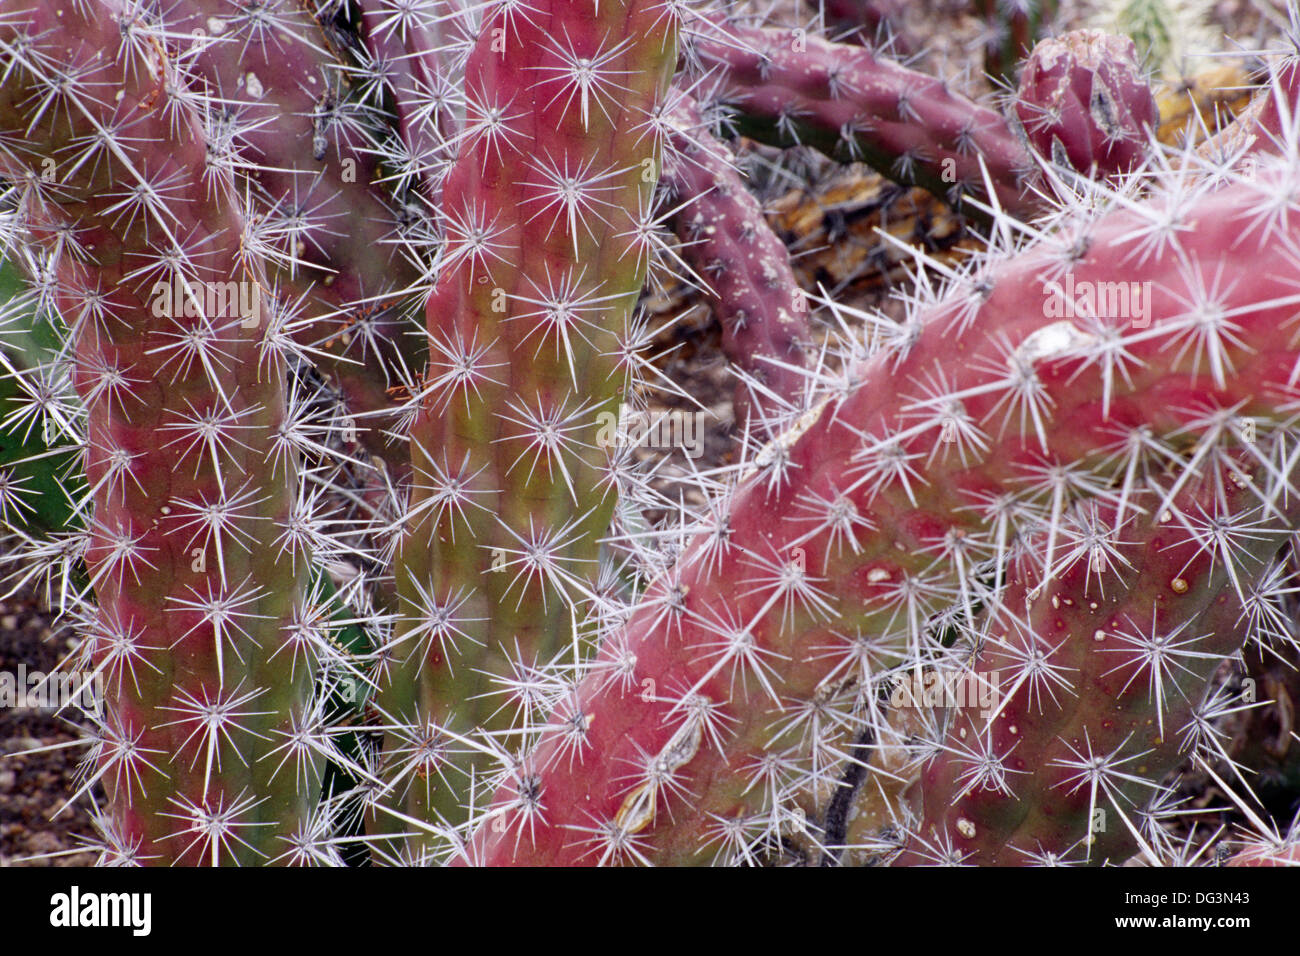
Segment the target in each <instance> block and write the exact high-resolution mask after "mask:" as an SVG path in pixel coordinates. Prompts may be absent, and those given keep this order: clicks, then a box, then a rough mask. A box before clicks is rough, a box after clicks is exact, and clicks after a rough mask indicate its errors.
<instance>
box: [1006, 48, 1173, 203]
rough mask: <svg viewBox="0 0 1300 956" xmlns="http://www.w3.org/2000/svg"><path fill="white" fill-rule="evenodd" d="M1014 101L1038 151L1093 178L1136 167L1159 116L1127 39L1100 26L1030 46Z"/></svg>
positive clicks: (1145, 150)
mask: <svg viewBox="0 0 1300 956" xmlns="http://www.w3.org/2000/svg"><path fill="white" fill-rule="evenodd" d="M1015 106H1016V115H1017V116H1018V117H1019V118H1020V122H1021V124H1022V125H1023V126H1024V129H1025V133H1026V135H1027V136H1028V137H1029V142H1030V143H1032V144H1033V147H1034V149H1036V150H1038V152H1039V153H1040V154H1041V155H1042V156H1044V157H1045V158H1047V159H1050V160H1052V161H1053V162H1056V163H1058V164H1060V165H1069V166H1073V167H1074V169H1076V170H1077V171H1079V172H1081V173H1083V174H1084V175H1085V176H1095V177H1098V178H1105V177H1107V176H1111V175H1113V174H1117V173H1127V172H1130V171H1131V170H1132V169H1133V168H1134V167H1136V166H1138V165H1140V164H1141V163H1142V162H1143V161H1144V160H1145V159H1146V157H1147V154H1148V150H1149V144H1150V142H1151V130H1152V129H1154V127H1155V126H1156V125H1157V123H1158V121H1159V118H1160V111H1159V110H1158V109H1157V108H1156V101H1155V97H1154V96H1152V95H1151V88H1150V87H1149V86H1148V85H1147V82H1146V79H1145V77H1144V76H1143V75H1142V68H1141V66H1140V65H1139V63H1138V55H1137V48H1136V47H1135V46H1134V45H1133V41H1132V40H1130V39H1128V38H1127V37H1119V36H1113V35H1111V34H1107V33H1102V32H1101V31H1099V30H1075V31H1073V32H1071V33H1066V34H1063V35H1062V36H1059V37H1052V38H1051V39H1047V40H1043V41H1042V42H1041V43H1039V44H1038V45H1037V46H1036V47H1034V52H1033V53H1032V54H1031V55H1030V57H1029V59H1028V60H1026V61H1025V65H1024V68H1023V70H1022V72H1021V75H1020V93H1019V96H1018V97H1017V98H1016V103H1015Z"/></svg>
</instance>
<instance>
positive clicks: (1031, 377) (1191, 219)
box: [469, 174, 1300, 864]
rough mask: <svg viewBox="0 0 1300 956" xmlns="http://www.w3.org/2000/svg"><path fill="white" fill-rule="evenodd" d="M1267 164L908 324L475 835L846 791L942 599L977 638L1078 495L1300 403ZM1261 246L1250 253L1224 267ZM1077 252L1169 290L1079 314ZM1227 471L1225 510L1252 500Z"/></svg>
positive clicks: (1206, 464)
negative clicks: (1211, 282) (1243, 421)
mask: <svg viewBox="0 0 1300 956" xmlns="http://www.w3.org/2000/svg"><path fill="white" fill-rule="evenodd" d="M1265 179H1266V180H1267V182H1265V183H1252V184H1241V185H1238V186H1235V187H1232V188H1230V189H1226V190H1223V191H1221V192H1219V193H1215V194H1211V195H1198V196H1196V197H1189V196H1182V197H1179V196H1178V195H1176V194H1174V195H1168V196H1162V197H1160V198H1158V199H1156V200H1154V201H1153V204H1152V205H1151V206H1149V207H1138V208H1136V209H1133V210H1130V211H1119V212H1115V213H1112V214H1110V215H1109V216H1107V217H1105V218H1104V219H1102V220H1100V221H1099V222H1097V223H1095V224H1093V225H1092V226H1090V227H1088V228H1086V229H1084V228H1081V229H1080V230H1079V232H1078V236H1079V241H1080V245H1079V247H1081V248H1083V249H1086V250H1087V251H1086V252H1085V253H1084V254H1083V255H1082V256H1080V255H1079V254H1078V252H1077V248H1079V247H1074V246H1072V247H1071V248H1070V249H1068V250H1065V249H1060V248H1056V247H1055V246H1053V245H1051V244H1046V245H1044V246H1041V247H1038V248H1036V249H1034V250H1032V251H1030V252H1027V253H1024V254H1022V255H1020V256H1018V257H1016V258H1015V259H1013V260H1011V261H1010V262H1008V263H1006V265H1005V266H1004V267H1002V268H999V269H996V270H994V271H991V272H990V273H989V274H987V275H985V276H981V277H976V278H975V279H973V280H972V284H971V286H970V287H969V289H968V290H965V291H964V290H962V289H960V288H959V289H957V290H955V291H954V292H953V293H952V294H951V295H950V297H949V298H948V299H946V300H944V301H943V302H941V303H939V304H938V305H936V306H934V307H933V308H932V309H930V310H928V311H927V312H926V313H924V314H923V315H922V317H921V318H920V320H919V321H918V322H917V323H916V324H915V325H914V326H912V327H911V328H909V329H904V330H900V331H899V333H898V342H897V344H896V345H895V346H894V347H893V348H891V349H890V350H888V352H886V353H885V354H883V355H879V356H877V357H876V358H875V359H873V360H872V361H871V362H870V364H868V365H867V366H866V367H865V368H863V369H862V370H860V371H859V372H858V373H857V374H856V375H855V376H854V378H853V381H854V382H855V385H854V387H853V389H852V390H851V391H849V392H848V393H846V394H844V395H843V396H842V397H841V398H840V399H838V400H835V399H832V400H830V401H829V402H828V403H826V404H824V405H823V406H821V407H820V408H819V409H818V410H817V411H816V412H815V413H814V414H812V415H811V416H810V418H811V419H812V421H811V423H810V424H807V426H806V430H804V431H803V432H802V433H801V434H799V435H798V437H797V438H796V439H795V440H794V442H793V444H792V445H791V446H790V447H789V448H788V450H787V451H786V452H784V453H777V454H772V455H769V457H768V458H767V463H766V466H765V467H764V468H763V469H762V473H760V474H759V475H756V476H753V477H751V478H750V479H749V480H748V481H747V482H746V483H745V484H744V485H743V486H742V487H741V488H740V489H739V490H738V491H737V492H736V493H735V494H734V495H733V496H732V497H731V499H730V508H729V510H728V511H727V512H726V514H725V515H724V516H721V517H720V518H719V521H718V526H717V528H716V529H715V530H714V532H713V533H708V532H707V531H706V532H705V533H704V534H702V535H701V536H700V537H698V538H697V539H696V540H695V541H694V542H693V543H692V544H691V545H690V546H689V548H688V549H687V550H686V551H685V552H684V554H683V557H682V559H681V560H680V562H679V564H678V566H677V568H676V569H675V570H673V571H672V572H671V573H667V574H665V575H664V577H663V578H662V579H661V580H660V581H659V582H657V583H656V585H654V586H653V587H652V588H651V590H650V592H649V593H648V595H647V597H646V598H645V600H644V601H643V603H642V605H641V607H639V608H638V609H637V610H636V611H635V612H634V613H633V615H632V616H631V618H630V620H629V623H628V625H627V630H626V632H625V634H624V635H623V636H622V637H621V638H620V639H619V640H617V641H614V642H612V643H611V644H610V645H609V646H608V647H607V648H606V649H605V650H604V651H603V653H602V655H601V658H600V659H599V661H598V663H597V666H596V667H595V670H594V672H593V673H592V674H591V675H590V676H588V677H586V678H585V679H584V680H582V682H581V683H580V684H579V685H578V686H577V687H576V689H574V691H573V692H572V694H571V695H566V696H565V697H564V703H563V705H562V706H561V708H560V709H559V710H558V711H557V712H556V713H555V715H554V717H553V719H552V721H551V723H550V725H549V727H548V729H547V731H546V732H544V733H543V736H542V739H541V743H540V744H539V746H538V747H537V748H536V749H535V750H534V751H533V752H532V753H531V755H530V756H529V757H528V758H527V759H526V760H525V761H523V762H522V763H520V764H518V765H517V766H516V768H515V770H514V773H513V776H512V779H510V780H508V781H507V782H506V783H505V784H504V785H503V787H502V788H501V790H500V791H499V793H498V794H497V797H496V800H495V801H494V803H493V805H492V807H491V808H490V809H489V810H488V811H486V814H485V818H484V822H483V823H482V824H481V826H480V829H479V830H478V832H477V834H476V836H475V838H474V842H473V843H472V844H471V846H470V852H469V859H471V860H472V861H474V862H481V863H486V864H506V863H546V864H556V863H566V864H567V863H573V864H577V863H592V862H611V861H634V860H650V861H655V862H662V863H679V862H687V861H695V860H700V859H702V858H708V856H709V855H710V854H711V853H713V852H717V851H721V853H722V855H723V856H724V857H727V858H730V859H737V858H741V859H744V858H754V857H755V856H761V854H762V848H763V847H764V846H769V847H770V845H771V841H773V840H775V839H776V838H777V837H778V836H779V835H780V834H781V833H782V832H783V831H784V830H786V829H788V828H789V827H790V826H792V825H794V824H796V823H798V825H800V826H805V825H806V826H808V827H813V828H814V829H815V821H811V820H808V819H807V818H806V817H800V815H799V814H797V813H794V812H793V811H792V799H793V797H794V796H795V793H794V792H793V791H792V789H791V781H792V780H799V781H803V782H804V783H803V785H802V786H800V787H799V788H798V792H799V793H802V792H803V791H804V789H805V788H806V787H807V786H808V783H807V781H810V780H812V781H817V784H816V785H815V786H820V787H824V788H825V789H826V790H828V791H833V790H834V789H835V786H836V778H835V775H834V769H833V763H832V762H831V761H832V760H833V756H832V755H834V754H837V753H840V754H842V752H843V748H844V746H845V742H844V740H843V739H842V737H843V733H844V730H845V727H846V726H851V725H852V721H850V720H849V719H848V717H847V716H845V715H846V714H849V713H853V714H858V713H861V712H862V709H863V708H864V707H866V706H867V703H866V702H865V701H862V700H857V699H855V697H854V687H855V686H856V685H858V684H860V683H866V682H867V681H868V679H869V677H870V674H871V672H872V671H873V669H874V668H877V667H880V666H881V665H884V666H889V665H890V664H891V663H892V662H896V661H899V660H903V661H909V662H911V663H910V664H909V667H910V666H919V663H918V662H921V661H924V660H925V659H926V653H927V652H928V651H932V650H933V649H934V648H933V645H932V644H930V643H929V642H930V641H932V640H933V636H932V635H931V631H930V629H931V626H932V624H929V623H927V622H932V621H934V620H935V619H938V620H940V621H942V622H945V623H946V627H948V628H953V629H955V630H956V632H957V634H958V635H959V642H960V635H963V634H964V635H965V636H966V638H967V639H968V640H973V639H975V638H977V637H978V627H977V622H976V621H975V620H974V618H973V613H974V612H973V606H974V603H975V602H976V601H977V600H983V599H985V598H987V596H988V595H989V594H990V593H991V594H992V595H994V596H996V594H997V593H998V592H999V591H1000V590H1001V588H1000V586H999V585H1000V584H1001V583H1002V582H1006V581H1008V580H1010V579H1011V575H1010V574H1009V569H1008V568H1007V566H1006V563H1007V561H1008V560H1010V559H1011V558H1012V557H1014V556H1016V555H1017V554H1020V552H1018V551H1017V550H1016V549H1015V547H1014V546H1015V544H1016V542H1017V540H1019V539H1020V538H1021V537H1022V536H1024V535H1028V534H1032V533H1035V532H1039V533H1041V535H1042V536H1044V537H1045V540H1043V541H1042V546H1041V548H1038V549H1036V550H1035V551H1034V552H1030V553H1025V554H1020V557H1019V560H1021V561H1028V562H1030V563H1031V564H1032V563H1033V562H1035V561H1039V562H1041V565H1042V567H1043V568H1044V569H1051V574H1050V576H1052V577H1055V576H1057V575H1059V574H1061V573H1062V569H1063V568H1066V567H1069V566H1070V564H1071V559H1070V555H1071V553H1072V552H1073V551H1076V550H1078V549H1079V548H1080V546H1081V545H1082V544H1083V543H1084V542H1086V541H1087V540H1088V537H1087V534H1086V528H1083V527H1080V528H1075V527H1073V526H1071V525H1068V524H1066V523H1064V518H1065V516H1066V514H1067V511H1071V510H1073V509H1076V508H1077V509H1080V510H1081V511H1084V512H1085V513H1086V509H1087V507H1088V502H1089V501H1092V502H1093V503H1094V504H1097V505H1100V504H1104V503H1105V502H1107V501H1109V502H1111V503H1112V504H1122V505H1123V506H1124V507H1125V508H1126V513H1127V514H1133V513H1135V512H1134V509H1136V507H1137V506H1138V504H1139V498H1144V497H1145V494H1144V492H1143V489H1144V488H1146V487H1148V483H1151V484H1150V487H1151V488H1152V494H1155V495H1158V496H1159V500H1160V502H1162V503H1163V502H1165V501H1166V499H1167V501H1168V502H1175V501H1178V500H1180V499H1179V495H1180V494H1182V493H1183V492H1184V491H1185V490H1187V489H1188V488H1189V487H1190V486H1189V485H1188V482H1189V481H1191V480H1192V479H1193V478H1194V476H1195V475H1197V474H1200V475H1206V474H1207V469H1209V468H1213V469H1215V470H1217V469H1219V468H1222V467H1227V463H1228V462H1229V461H1231V460H1232V459H1233V458H1234V457H1235V455H1236V454H1237V453H1238V451H1237V450H1238V448H1239V446H1240V442H1239V441H1238V440H1237V437H1236V432H1235V431H1234V430H1233V429H1232V427H1231V426H1232V424H1233V423H1234V422H1235V421H1236V420H1237V417H1238V416H1239V415H1247V416H1252V417H1254V418H1255V419H1257V420H1258V421H1259V422H1260V423H1261V432H1262V433H1265V434H1266V433H1267V425H1268V424H1269V423H1276V422H1282V421H1285V420H1289V419H1288V415H1289V413H1288V412H1287V409H1288V408H1289V407H1290V403H1291V402H1292V400H1293V394H1292V391H1291V388H1290V386H1289V383H1290V382H1291V381H1292V377H1293V375H1294V373H1295V368H1296V363H1297V358H1300V353H1298V352H1297V348H1296V342H1295V336H1296V329H1295V321H1294V318H1295V314H1296V310H1297V302H1298V301H1300V300H1298V298H1297V296H1296V293H1295V291H1294V288H1293V287H1292V285H1291V283H1290V282H1289V280H1288V278H1287V277H1288V276H1289V275H1291V273H1292V271H1293V267H1294V255H1293V253H1291V252H1290V251H1288V248H1287V247H1288V245H1289V241H1284V240H1289V239H1290V238H1293V233H1292V232H1290V231H1289V230H1294V228H1295V223H1296V222H1300V219H1297V218H1296V217H1290V218H1289V219H1286V220H1283V219H1275V220H1272V221H1271V222H1270V224H1269V225H1267V226H1264V225H1261V226H1260V227H1259V228H1257V229H1255V230H1254V231H1253V232H1251V233H1247V234H1245V235H1243V234H1242V233H1241V232H1240V230H1239V229H1238V228H1237V226H1236V225H1235V223H1238V222H1240V221H1241V216H1242V214H1243V210H1245V209H1248V208H1252V207H1253V206H1254V204H1256V203H1258V202H1260V201H1261V197H1263V196H1265V195H1268V194H1270V193H1271V192H1272V191H1279V190H1282V189H1285V188H1286V187H1288V186H1289V185H1290V184H1291V180H1288V181H1287V182H1281V181H1279V180H1278V179H1277V178H1276V174H1270V177H1265ZM1171 222H1172V223H1175V224H1176V225H1175V226H1173V227H1171V226H1169V225H1168V224H1169V223H1171ZM1192 226H1194V227H1195V228H1192ZM1170 229H1174V230H1176V232H1171V231H1167V230H1170ZM1156 235H1159V236H1160V237H1161V238H1162V240H1163V241H1162V242H1161V243H1159V244H1158V245H1156V244H1153V242H1152V237H1154V236H1156ZM1243 245H1244V248H1245V249H1247V250H1249V253H1250V254H1249V259H1250V261H1251V263H1252V269H1251V272H1250V275H1249V276H1248V277H1247V276H1241V277H1240V281H1238V282H1235V283H1231V284H1223V285H1215V286H1213V287H1207V286H1206V285H1205V277H1207V276H1211V275H1214V274H1216V271H1217V270H1218V269H1221V268H1227V267H1228V264H1229V262H1230V259H1229V256H1234V257H1235V256H1237V255H1240V254H1241V252H1242V249H1243ZM1139 257H1141V258H1139ZM1135 262H1140V265H1139V266H1135V265H1134V263H1135ZM1065 269H1070V270H1071V277H1072V278H1071V280H1070V288H1071V289H1072V290H1073V297H1072V301H1073V303H1074V305H1073V306H1072V307H1071V308H1072V309H1074V310H1080V309H1086V302H1085V298H1084V297H1083V296H1082V295H1081V292H1082V290H1085V289H1093V290H1095V289H1098V288H1105V284H1106V283H1110V282H1113V281H1117V279H1118V277H1122V276H1131V275H1134V274H1136V275H1138V276H1140V277H1141V279H1142V281H1144V282H1150V283H1151V285H1150V286H1149V287H1147V288H1148V290H1150V289H1155V290H1158V291H1157V292H1156V294H1155V296H1154V299H1148V300H1147V304H1146V306H1139V305H1137V302H1136V300H1134V302H1133V304H1134V306H1135V307H1136V308H1137V311H1136V312H1134V314H1132V315H1120V314H1115V313H1114V312H1107V314H1102V315H1098V314H1097V311H1098V310H1097V308H1096V307H1094V308H1092V309H1090V310H1086V311H1085V312H1084V316H1086V317H1081V316H1078V315H1075V314H1074V312H1072V313H1071V315H1074V317H1073V318H1063V317H1062V312H1061V309H1062V308H1063V304H1062V302H1061V299H1060V296H1061V295H1062V286H1061V274H1062V272H1063V271H1064V270H1065ZM1096 301H1097V300H1096V299H1095V297H1094V299H1093V303H1094V306H1095V305H1096ZM1030 303H1041V305H1040V306H1039V307H1037V308H1032V307H1030V308H1027V307H1026V305H1027V304H1030ZM1102 311H1106V310H1102ZM957 357H960V360H959V361H957V360H956V359H957ZM945 436H946V437H947V438H948V439H950V440H947V441H945ZM1246 459H1247V461H1248V462H1249V463H1250V466H1251V467H1252V469H1253V470H1254V471H1255V472H1256V474H1257V478H1256V480H1255V482H1254V483H1253V484H1251V483H1250V481H1249V479H1247V480H1246V493H1247V494H1249V495H1250V496H1252V498H1253V499H1254V504H1253V509H1254V511H1255V512H1259V513H1261V514H1263V515H1265V516H1266V517H1275V513H1274V512H1272V511H1271V510H1270V509H1272V508H1273V507H1274V502H1275V501H1277V500H1279V499H1280V498H1281V497H1282V496H1284V495H1285V494H1286V493H1287V492H1288V490H1290V493H1291V495H1292V496H1293V495H1294V490H1293V489H1290V486H1289V485H1288V484H1287V483H1285V482H1284V481H1283V480H1281V478H1280V477H1279V474H1278V472H1277V469H1276V467H1275V466H1270V464H1269V462H1270V459H1269V458H1268V456H1267V454H1265V453H1264V452H1262V451H1261V452H1260V453H1259V455H1257V456H1252V455H1250V454H1249V453H1248V452H1247V454H1246ZM922 467H924V471H922V470H921V469H922ZM1270 467H1272V468H1273V470H1272V471H1270V470H1269V468H1270ZM1169 469H1172V470H1169ZM778 473H779V475H780V478H778ZM1225 487H1226V488H1234V489H1235V483H1231V482H1230V483H1228V484H1227V485H1225V486H1220V487H1219V488H1218V489H1217V493H1216V495H1215V501H1216V504H1217V506H1218V507H1219V508H1220V509H1221V510H1222V511H1223V512H1224V513H1231V514H1232V515H1234V517H1235V519H1236V520H1243V521H1244V520H1246V516H1247V515H1248V514H1250V513H1251V512H1249V511H1247V512H1243V511H1242V510H1240V508H1239V507H1237V510H1232V509H1233V508H1234V507H1235V506H1238V504H1239V503H1238V501H1237V492H1236V490H1233V491H1232V492H1231V493H1228V492H1227V491H1225V490H1224V488H1225ZM1159 507H1160V506H1159V505H1157V509H1156V510H1157V511H1158V510H1159ZM1212 537H1213V536H1211V538H1212ZM1205 547H1206V548H1207V550H1208V551H1209V552H1210V553H1209V554H1208V555H1206V556H1205V557H1204V558H1198V560H1210V561H1215V562H1218V566H1219V567H1223V566H1224V565H1225V563H1227V564H1229V565H1230V566H1231V567H1230V569H1229V574H1230V577H1231V576H1232V575H1233V574H1234V572H1235V574H1236V577H1235V578H1233V580H1235V581H1236V582H1238V583H1239V584H1242V585H1243V586H1244V582H1246V581H1247V580H1248V579H1247V578H1246V577H1245V575H1244V574H1243V572H1242V568H1243V567H1244V565H1245V564H1246V563H1247V562H1248V561H1249V558H1250V553H1251V552H1250V548H1248V547H1245V546H1244V545H1242V544H1241V542H1238V541H1236V540H1235V539H1230V540H1229V541H1227V542H1226V543H1225V542H1220V541H1216V540H1211V541H1210V542H1209V543H1208V544H1206V545H1205ZM1189 573H1191V572H1189ZM1202 576H1203V575H1202ZM1144 587H1150V588H1155V587H1156V583H1155V582H1146V583H1144ZM990 588H991V589H992V591H991V592H990V590H989V589H990ZM1207 603H1208V602H1207ZM1227 630H1228V629H1226V628H1225V632H1227ZM941 656H942V655H941ZM1170 693H1173V690H1172V689H1170ZM846 695H847V696H846ZM837 714H838V715H840V716H839V717H838V718H837V717H836V715H837ZM1151 719H1152V720H1153V721H1154V720H1155V719H1156V718H1155V715H1154V711H1153V712H1152V716H1151ZM824 836H832V835H829V834H825V835H824ZM710 840H712V842H710Z"/></svg>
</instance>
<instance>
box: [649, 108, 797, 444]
mask: <svg viewBox="0 0 1300 956" xmlns="http://www.w3.org/2000/svg"><path fill="white" fill-rule="evenodd" d="M672 119H673V121H674V123H675V128H674V130H673V132H672V134H671V135H670V137H669V140H668V142H669V146H670V147H671V152H669V154H668V157H667V160H666V162H665V170H664V180H665V181H666V183H667V184H668V186H669V189H670V190H671V192H672V193H673V195H674V197H675V200H674V205H675V207H676V208H677V212H676V215H675V216H674V225H675V227H676V231H677V235H678V238H679V239H680V240H681V242H682V251H681V255H682V258H683V260H684V261H685V262H686V264H687V265H689V266H690V267H691V268H692V270H693V271H694V272H695V273H696V274H697V275H699V276H701V277H702V278H703V279H704V282H705V283H706V290H705V291H706V294H707V295H708V299H709V303H710V305H712V307H713V313H714V315H715V316H716V317H717V319H718V322H719V324H720V325H721V326H722V348H723V351H724V352H725V353H726V355H727V358H728V359H730V361H731V363H732V365H733V366H735V367H736V368H737V369H739V370H740V371H741V372H742V373H743V375H744V379H743V380H742V381H741V382H740V383H739V384H738V385H737V387H736V402H735V407H736V416H735V418H736V423H737V424H738V425H740V426H742V427H743V426H744V425H745V423H746V422H747V421H749V419H750V414H749V409H750V406H751V404H752V405H753V406H754V410H755V411H756V413H757V414H756V415H755V416H754V419H755V421H754V426H755V427H754V430H755V431H756V432H760V433H763V432H766V431H767V429H763V428H761V427H759V425H758V423H759V422H763V421H775V420H776V419H777V418H778V417H782V416H788V414H789V411H790V409H792V408H794V407H795V406H796V405H797V403H798V402H799V401H802V399H803V389H804V385H805V384H806V383H807V381H808V377H807V375H806V374H805V373H804V372H803V370H804V367H805V361H804V353H803V350H804V348H805V347H806V346H807V345H808V344H809V342H810V339H811V336H810V334H809V330H808V301H807V296H806V295H805V294H804V292H803V290H802V289H800V288H799V283H798V281H797V280H796V279H795V277H794V272H793V271H791V269H790V256H789V253H788V252H787V251H786V248H785V244H784V243H782V242H781V240H780V239H779V238H777V236H776V235H775V233H773V232H772V229H771V227H770V226H768V224H767V220H766V219H765V218H764V216H763V209H762V207H761V206H760V205H759V202H758V200H757V199H756V198H755V197H754V196H753V194H752V193H750V192H749V190H748V189H746V188H745V183H744V181H743V180H742V179H741V178H740V175H739V174H738V173H737V172H736V170H735V167H734V160H733V157H732V155H731V152H730V150H729V149H728V148H727V147H726V146H725V145H724V144H723V143H720V142H718V141H717V140H715V139H713V137H712V136H709V135H708V133H707V132H706V131H705V130H704V129H703V121H702V120H701V118H700V114H699V110H698V108H697V107H696V105H695V102H694V100H692V99H691V98H690V97H689V96H683V97H681V98H680V100H679V102H678V104H677V106H676V108H675V110H674V112H673V114H672ZM783 406H784V407H783Z"/></svg>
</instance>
